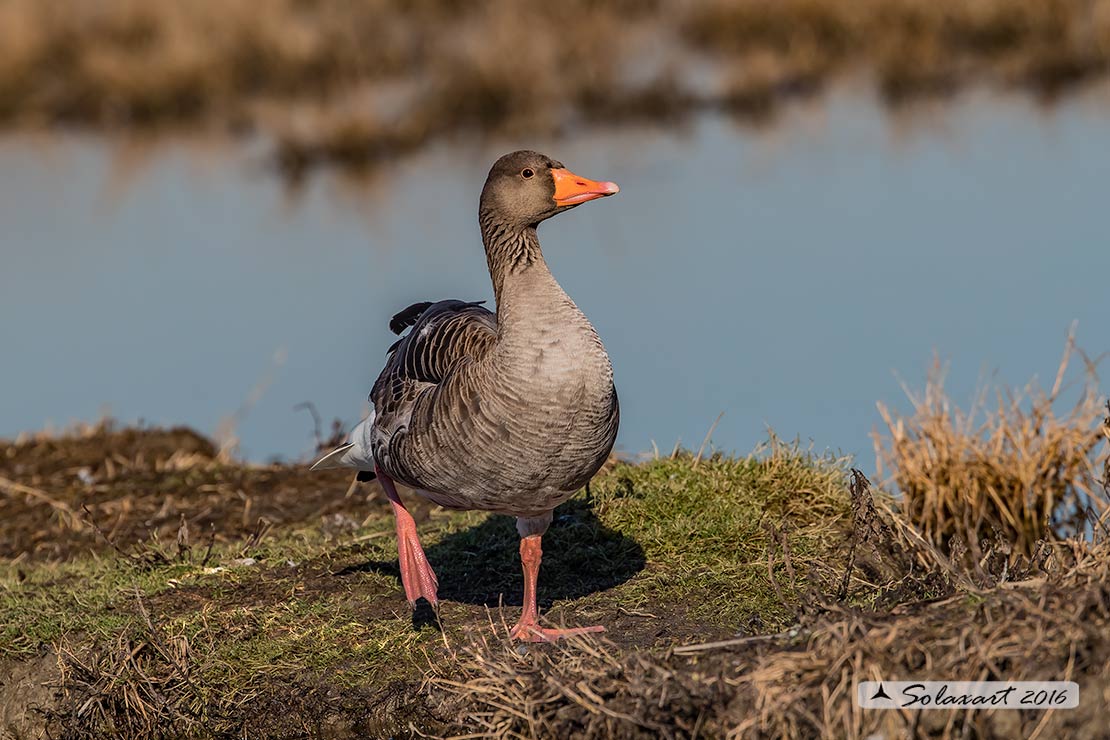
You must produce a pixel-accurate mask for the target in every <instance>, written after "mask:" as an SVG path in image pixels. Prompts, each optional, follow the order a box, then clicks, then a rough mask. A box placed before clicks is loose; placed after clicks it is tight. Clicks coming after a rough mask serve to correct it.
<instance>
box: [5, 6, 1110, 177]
mask: <svg viewBox="0 0 1110 740" xmlns="http://www.w3.org/2000/svg"><path fill="white" fill-rule="evenodd" d="M1108 60H1110V5H1108V4H1107V3H1106V2H1104V1H1101V0H1099V1H1096V0H976V1H975V2H961V1H960V0H934V2H922V1H921V0H782V1H780V2H762V1H761V0H742V1H741V2H723V1H719V0H698V1H697V2H679V1H678V0H655V1H654V2H647V3H636V2H627V1H625V0H607V1H605V2H585V1H584V0H569V1H568V2H560V3H554V4H552V3H539V2H527V3H513V2H493V3H483V4H458V3H454V2H446V1H437V0H428V1H422V2H415V3H403V2H397V1H396V0H361V1H359V2H347V1H345V0H314V1H313V2H303V1H302V0H274V2H268V3H266V5H265V7H264V9H260V8H259V7H258V6H257V4H256V3H251V2H248V1H246V0H234V1H233V2H225V1H220V2H217V0H194V1H193V2H190V3H184V4H183V3H178V2H172V1H171V0H109V1H108V2H93V1H91V0H80V1H78V2H71V1H69V0H9V1H8V2H6V3H4V4H3V5H2V6H0V118H2V119H3V120H5V121H7V122H9V123H17V124H22V125H28V124H30V125H33V124H51V123H56V122H62V123H76V124H87V125H94V126H112V127H134V126H151V125H163V124H170V125H178V124H181V123H197V122H208V123H218V124H220V125H225V126H230V127H232V128H234V129H236V130H243V129H246V130H251V129H254V130H262V131H263V132H265V133H266V134H267V135H268V136H270V137H272V138H273V139H274V141H275V142H277V149H278V153H279V159H280V161H281V162H282V163H283V164H284V165H285V166H286V167H287V168H288V170H289V171H291V172H297V171H300V170H301V169H303V168H304V167H305V166H307V165H310V164H312V163H313V162H317V161H321V160H333V161H340V162H343V163H355V164H358V163H369V162H372V161H374V160H376V159H378V158H380V157H383V156H392V155H395V154H397V153H399V152H403V151H405V150H409V149H413V148H416V147H419V146H421V145H423V144H425V143H427V142H429V141H431V140H434V139H437V138H440V137H443V136H447V135H450V134H454V133H457V132H460V131H479V132H509V133H516V134H536V133H545V134H549V133H553V132H559V131H561V130H565V129H567V128H568V127H571V126H574V125H576V124H578V123H581V122H584V121H585V122H600V123H605V124H608V123H613V122H616V121H621V120H626V119H628V118H630V117H632V118H643V119H649V120H661V119H668V118H671V117H674V116H678V115H682V114H684V113H687V112H690V111H694V110H699V109H706V108H713V109H723V110H727V111H729V112H731V113H733V114H735V115H737V116H739V117H742V118H747V119H762V118H764V117H766V116H767V115H769V114H771V113H772V112H773V111H774V108H775V107H776V106H777V105H778V104H779V103H780V102H782V101H783V100H786V99H789V98H790V97H792V96H797V95H805V94H810V93H812V92H814V91H816V90H819V89H820V88H821V87H822V86H823V85H825V84H826V83H827V82H828V81H829V80H831V79H833V78H834V77H836V76H839V75H843V74H846V73H859V74H862V75H864V76H866V77H868V78H870V79H873V80H874V82H875V85H876V87H877V89H878V90H879V91H880V92H881V94H882V95H883V96H884V97H886V98H887V99H888V100H891V101H901V100H905V99H910V98H913V97H916V96H919V95H936V94H946V93H950V92H952V91H954V90H956V89H958V88H959V87H961V86H962V85H965V84H967V83H969V82H976V81H982V82H988V83H991V84H996V85H1000V86H1003V87H1022V88H1028V89H1031V90H1034V91H1036V92H1037V93H1039V94H1041V95H1046V96H1053V95H1055V94H1057V93H1058V92H1060V91H1062V90H1065V89H1067V88H1068V87H1070V86H1072V85H1075V84H1076V83H1079V82H1081V81H1083V80H1086V79H1089V78H1091V77H1094V76H1099V75H1102V74H1104V73H1105V72H1106V70H1107V64H1108Z"/></svg>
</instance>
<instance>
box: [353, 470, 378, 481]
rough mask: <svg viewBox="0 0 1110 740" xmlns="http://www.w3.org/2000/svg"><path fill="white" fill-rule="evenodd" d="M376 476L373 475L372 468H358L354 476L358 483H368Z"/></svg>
mask: <svg viewBox="0 0 1110 740" xmlns="http://www.w3.org/2000/svg"><path fill="white" fill-rule="evenodd" d="M377 477H378V476H376V475H374V471H372V470H360V471H358V475H356V476H355V479H356V480H358V482H359V483H369V482H370V481H372V480H374V479H375V478H377Z"/></svg>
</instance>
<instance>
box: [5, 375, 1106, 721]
mask: <svg viewBox="0 0 1110 740" xmlns="http://www.w3.org/2000/svg"><path fill="white" fill-rule="evenodd" d="M1088 390H1089V391H1090V394H1089V395H1085V396H1083V399H1082V400H1081V401H1080V403H1079V405H1077V406H1076V407H1075V408H1074V409H1073V410H1072V412H1070V413H1068V414H1065V415H1063V416H1055V415H1053V414H1052V412H1051V407H1052V405H1053V404H1054V403H1055V402H1057V401H1058V398H1057V392H1056V391H1055V390H1054V391H1053V392H1051V393H1048V394H1040V395H1038V394H1036V393H1034V394H1032V396H1031V399H1032V400H1030V401H1027V402H1026V403H1025V404H1018V403H1013V404H1010V403H1007V402H1003V403H1002V404H1001V405H1000V406H999V409H998V411H997V415H996V416H993V417H990V420H988V422H987V423H986V424H985V425H984V426H982V427H980V428H978V431H977V432H976V431H975V427H972V426H970V425H968V424H967V423H965V419H966V416H965V415H963V414H961V413H959V412H958V410H957V409H956V408H955V406H954V405H953V404H951V402H950V401H949V400H948V399H947V398H946V397H944V396H943V391H942V389H941V387H940V386H939V385H936V384H934V385H931V386H930V388H929V391H928V393H927V394H926V396H925V398H926V399H930V400H929V401H928V402H925V403H923V404H919V405H918V406H917V408H916V410H915V411H914V412H913V413H912V414H911V415H909V416H905V417H899V416H898V415H897V414H895V413H894V412H890V411H887V412H886V414H887V418H888V420H889V422H890V425H891V426H890V430H891V433H892V435H893V436H892V437H888V438H887V439H886V440H885V441H881V442H880V448H881V450H882V451H881V453H880V455H881V457H883V460H884V465H885V466H888V468H889V470H890V472H891V473H892V475H893V478H894V480H896V481H898V485H899V486H903V487H904V489H903V493H902V498H901V500H895V499H891V498H890V497H888V496H887V495H885V494H882V493H880V492H878V491H876V490H875V489H874V488H873V487H872V486H871V484H870V482H869V481H868V480H867V478H866V477H865V476H864V475H863V473H862V472H860V471H858V470H853V469H851V468H850V467H849V465H850V464H851V462H850V461H849V460H846V459H836V458H831V457H827V456H815V455H813V454H811V453H810V452H807V451H806V450H804V449H799V448H798V447H797V446H794V445H789V444H785V443H783V442H781V441H778V440H775V439H772V440H771V442H769V443H768V445H767V446H766V447H765V448H763V449H761V450H757V451H756V452H755V453H753V454H752V455H750V456H748V457H743V458H730V457H725V456H721V455H709V456H702V455H701V454H698V455H693V454H690V453H684V452H676V454H674V455H672V456H670V457H662V458H656V459H653V460H649V461H646V462H642V463H638V464H633V463H628V462H620V461H615V460H614V461H612V462H611V463H610V464H608V465H607V466H606V467H605V469H604V470H603V471H602V472H601V473H600V474H599V475H598V476H597V477H596V478H595V479H594V481H593V482H592V483H591V486H590V487H589V489H588V490H586V491H583V492H581V493H580V494H579V495H578V496H577V497H575V498H574V499H572V500H571V501H570V502H568V503H567V504H565V505H564V506H563V507H560V508H559V509H558V510H557V511H556V519H555V522H554V524H553V526H552V528H551V530H550V532H549V534H548V535H547V536H546V537H545V543H544V551H545V559H544V564H543V571H542V573H541V581H540V597H541V605H542V606H543V607H544V610H545V612H544V613H545V618H546V619H548V620H549V621H551V622H553V623H556V624H560V623H563V624H568V625H573V624H593V623H601V624H604V625H606V626H607V628H608V632H606V633H605V634H604V635H601V636H598V637H596V638H595V637H592V636H591V637H589V638H586V639H576V640H572V641H570V642H568V643H565V644H560V645H538V646H528V647H527V648H526V649H523V648H522V647H521V646H520V645H519V644H515V643H513V642H511V641H508V640H507V638H506V635H507V631H508V629H507V625H508V624H511V623H512V622H513V621H514V619H515V617H516V611H517V609H518V608H519V600H520V591H521V575H520V569H519V563H518V560H517V556H516V541H517V535H516V532H515V529H514V527H513V524H512V522H511V521H510V520H509V519H507V518H504V517H491V516H488V515H485V514H481V513H475V512H469V513H466V512H464V513H460V512H449V511H446V510H442V509H439V508H438V507H434V506H432V505H430V504H428V503H426V502H424V501H422V500H421V499H419V498H418V497H410V500H411V504H412V509H413V511H414V514H415V515H416V517H417V520H418V523H419V526H420V529H421V533H422V537H423V539H424V541H425V544H426V547H427V551H428V555H429V558H430V560H431V561H432V563H433V564H434V566H435V567H436V569H437V572H438V574H439V579H440V595H441V597H442V605H441V608H440V611H439V613H438V614H436V613H434V612H432V610H431V609H430V608H428V607H427V605H426V604H421V605H420V606H418V608H417V610H416V611H415V612H413V611H412V610H410V609H409V607H408V605H407V604H406V602H405V601H404V596H403V592H402V590H401V588H400V586H399V583H398V571H397V565H396V549H395V543H394V536H393V522H392V516H391V513H390V510H389V507H388V505H387V503H386V502H385V501H384V499H383V497H382V495H381V492H380V489H379V488H378V486H377V485H376V484H356V483H354V482H353V481H351V479H350V477H349V476H348V475H346V474H345V473H343V471H327V472H324V473H312V474H310V473H309V472H308V471H307V470H306V469H305V468H304V467H303V466H297V465H267V466H249V465H243V464H240V463H237V462H235V461H234V460H231V459H228V458H227V457H226V456H225V455H221V454H220V453H219V452H218V451H217V450H216V449H215V448H214V447H213V446H212V444H211V443H210V442H208V441H207V440H205V439H204V438H202V437H200V436H198V435H196V434H195V433H193V432H191V431H189V430H185V429H176V430H157V429H145V430H144V429H115V428H113V427H111V426H110V425H100V426H97V427H92V428H89V429H86V430H84V431H81V432H79V433H75V434H73V435H71V436H65V437H48V436H32V437H28V438H26V439H23V440H21V441H19V442H10V443H5V444H3V445H2V446H0V543H2V544H3V547H4V550H3V552H2V553H0V555H2V558H3V559H2V560H0V706H3V707H4V709H3V711H2V712H0V736H4V737H8V736H11V737H20V738H22V737H40V736H42V734H41V733H50V736H51V737H66V738H95V737H107V736H111V737H123V738H139V737H152V736H153V737H171V736H172V737H212V736H235V737H296V736H308V737H318V736H328V737H337V738H343V737H387V736H393V737H397V736H417V735H420V736H428V735H432V736H451V735H466V736H471V737H473V736H475V735H474V733H478V734H479V735H483V736H493V737H519V736H525V737H531V736H534V737H570V736H574V737H580V736H581V737H597V738H602V737H658V736H673V737H687V736H694V735H703V736H723V735H725V734H729V733H732V734H734V735H736V736H743V737H747V736H776V737H777V736H790V737H817V736H865V735H869V734H872V733H875V732H878V733H882V734H884V736H888V737H893V736H896V735H898V734H900V733H904V732H906V731H908V728H909V727H910V724H912V725H913V727H914V728H916V729H915V730H914V731H916V732H917V733H918V734H919V735H922V736H930V737H948V736H952V735H954V734H960V735H961V736H968V734H969V733H970V735H971V736H975V737H998V738H1002V737H1012V736H1016V735H1018V734H1026V735H1027V734H1029V733H1032V732H1040V733H1042V734H1043V735H1045V736H1063V735H1073V734H1076V733H1079V734H1082V733H1083V732H1093V731H1095V730H1097V728H1104V721H1105V709H1106V707H1105V706H1104V704H1103V703H1102V701H1101V700H1100V698H1099V697H1100V696H1105V693H1104V692H1105V691H1106V690H1107V689H1108V686H1110V684H1107V680H1108V679H1107V677H1108V676H1110V557H1108V556H1110V550H1108V549H1107V548H1108V547H1110V532H1108V528H1110V509H1108V508H1107V499H1108V497H1110V468H1108V466H1110V418H1107V419H1105V420H1104V418H1103V416H1104V415H1105V414H1107V413H1110V409H1108V408H1106V407H1105V406H1103V405H1102V404H1103V403H1105V402H1104V400H1102V399H1099V398H1097V397H1096V395H1094V394H1095V388H1094V386H1093V385H1092V386H1090V387H1089V388H1088ZM1002 398H1004V399H1005V398H1006V396H1005V395H1004V394H1003V396H1002ZM1030 418H1035V419H1037V420H1038V423H1037V424H1036V425H1034V426H1028V425H1027V424H1025V423H1024V422H1023V420H1028V419H1030ZM1015 430H1025V433H1023V434H1017V433H1015ZM992 439H993V440H995V447H993V448H992V447H991V446H990V440H992ZM984 450H988V452H984ZM1077 454H1078V455H1080V456H1084V457H1085V463H1084V464H1083V465H1079V464H1077V463H1076V455H1077ZM993 455H1001V456H1000V457H997V458H996V457H992V456H993ZM924 460H929V461H930V463H929V464H928V465H925V464H923V461H924ZM1013 460H1024V461H1027V462H1029V465H1030V466H1031V467H1032V468H1034V469H1036V470H1039V471H1041V475H1042V477H1043V479H1044V480H1049V481H1051V483H1052V485H1045V484H1043V482H1038V481H1040V480H1041V479H1037V480H1032V481H1031V482H1029V484H1028V485H1026V486H1025V487H1024V488H1023V489H1022V490H1020V491H1017V490H1016V488H1015V486H1017V483H1013V482H1011V481H1020V480H1024V479H1023V478H1022V477H1021V476H1023V475H1024V472H1023V470H1024V468H1023V467H1022V466H1021V465H1018V464H1016V463H1014V462H1013ZM1003 461H1008V462H1005V464H1002V462H1003ZM977 475H978V476H980V477H976V476H977ZM899 476H901V478H900V477H899ZM955 481H962V482H960V483H954V482H955ZM979 490H983V491H988V492H993V494H991V495H983V496H980V495H972V494H973V493H974V492H975V491H979ZM1017 499H1021V500H1022V501H1024V505H1025V506H1026V507H1030V508H1033V509H1037V508H1038V507H1040V508H1039V509H1038V510H1042V511H1046V512H1053V511H1056V510H1055V509H1054V508H1053V507H1055V506H1057V505H1061V506H1062V507H1063V508H1060V509H1059V511H1058V513H1060V514H1068V513H1069V512H1071V511H1072V507H1079V508H1080V509H1081V510H1082V516H1081V517H1068V516H1064V517H1063V518H1057V517H1055V515H1054V514H1051V513H1050V514H1049V515H1048V516H1046V517H1045V518H1044V519H1042V520H1040V521H1039V524H1038V523H1036V522H1035V521H1034V523H1032V524H1031V523H1030V520H1029V519H1028V518H1025V517H1018V518H1016V519H1013V520H1011V519H1010V518H1009V517H1008V514H1007V512H1013V511H1015V510H1020V509H1015V508H1014V501H1015V500H1017ZM937 501H944V502H946V504H945V505H937V504H936V502H937ZM1031 527H1032V529H1031ZM1023 537H1031V538H1033V540H1032V541H1031V542H1026V540H1024V539H1022V538H1023ZM969 553H972V555H970V556H969ZM957 645H959V646H962V648H960V649H958V650H957V649H956V647H955V646H957ZM926 674H927V675H926ZM902 676H921V677H942V676H943V677H953V678H997V679H1009V680H1024V679H1065V678H1070V679H1072V680H1076V681H1078V682H1079V683H1080V686H1081V692H1082V694H1081V695H1082V696H1083V697H1084V699H1083V702H1082V704H1081V707H1080V709H1079V710H1073V711H1067V712H1063V711H1055V712H1048V713H1038V712H1022V713H1011V712H995V713H990V712H984V711H981V710H976V711H964V710H948V711H939V712H929V713H922V714H921V715H914V716H904V715H902V714H900V713H897V712H877V713H875V712H873V713H868V712H864V711H863V710H860V709H858V708H857V707H855V704H854V701H853V696H854V685H855V682H856V681H859V680H865V679H869V678H882V677H902ZM5 733H6V734H5ZM1045 733H1047V734H1045Z"/></svg>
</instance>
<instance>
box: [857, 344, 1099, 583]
mask: <svg viewBox="0 0 1110 740" xmlns="http://www.w3.org/2000/svg"><path fill="white" fill-rule="evenodd" d="M1072 351H1073V343H1072V340H1071V339H1070V338H1069V340H1068V348H1067V351H1065V353H1064V358H1063V360H1062V361H1061V363H1060V367H1059V371H1058V373H1057V377H1056V382H1055V383H1054V385H1053V387H1052V389H1051V390H1050V391H1048V392H1045V391H1043V390H1041V389H1040V388H1039V387H1037V386H1036V385H1034V384H1031V385H1030V386H1029V387H1028V388H1026V389H1025V391H1024V392H1021V393H1017V392H1013V391H1010V390H1005V389H1003V390H998V391H997V392H996V403H997V405H996V406H995V407H994V408H993V409H991V408H988V407H987V405H986V402H985V399H986V397H987V392H988V391H989V389H984V390H983V392H981V393H980V394H979V395H978V397H977V400H976V401H975V403H973V404H972V406H971V408H970V409H969V410H967V411H963V410H961V409H960V408H959V407H958V406H956V405H955V403H953V402H952V400H951V399H950V398H949V397H948V395H947V393H946V392H945V390H944V374H943V372H942V370H941V368H940V366H939V365H934V366H933V368H932V370H931V371H930V374H929V377H928V380H927V383H926V387H925V391H924V393H923V394H922V395H920V396H915V395H914V394H912V393H909V392H908V391H907V393H908V394H909V395H910V398H911V400H912V402H913V413H912V414H910V415H908V416H902V415H899V414H897V413H896V412H894V411H892V410H890V409H889V408H887V407H886V406H885V405H883V404H879V412H880V414H881V415H882V417H883V420H884V421H885V423H886V426H887V436H885V437H884V436H881V435H878V434H876V435H875V451H876V456H877V458H878V464H879V467H880V471H882V470H883V469H885V470H887V471H889V473H890V476H891V479H892V481H893V482H894V484H895V485H896V486H897V489H898V490H899V491H900V492H901V496H902V498H901V502H900V508H901V511H902V512H903V514H904V515H905V516H906V518H907V519H909V521H910V522H912V523H913V525H914V526H916V527H917V528H918V529H919V530H920V532H921V533H922V534H923V535H924V536H925V537H926V538H927V539H929V540H930V541H931V542H932V543H933V544H934V545H936V546H938V547H940V548H942V550H943V551H945V552H946V553H950V554H955V555H956V556H957V557H958V556H959V555H961V554H963V553H966V555H967V556H968V557H969V559H970V561H971V562H979V561H981V560H982V559H983V558H984V557H985V556H986V555H987V554H988V553H989V552H990V551H991V550H992V549H997V548H998V547H1000V546H1003V545H1004V546H1005V547H1006V548H1007V549H1008V550H1010V549H1012V551H1013V552H1014V553H1018V554H1022V555H1025V556H1030V555H1032V554H1033V553H1034V551H1035V550H1036V548H1037V547H1038V543H1039V542H1041V541H1042V540H1044V539H1046V538H1052V539H1063V538H1065V537H1067V536H1072V535H1074V534H1076V533H1081V532H1083V531H1084V530H1085V529H1086V527H1087V526H1089V517H1092V516H1093V517H1094V518H1095V519H1097V518H1099V517H1100V516H1102V515H1105V513H1106V511H1107V506H1108V503H1110V502H1108V501H1107V500H1106V499H1104V498H1103V497H1102V496H1100V495H1098V488H1099V485H1098V462H1097V454H1098V453H1097V448H1098V446H1099V440H1100V438H1101V435H1102V432H1101V431H1100V427H1101V418H1102V410H1103V402H1102V400H1101V399H1100V395H1099V390H1098V385H1097V378H1096V377H1095V375H1094V371H1093V364H1092V363H1090V362H1088V367H1087V375H1086V378H1085V381H1084V385H1083V387H1082V388H1081V390H1080V393H1079V398H1078V400H1076V401H1075V403H1074V405H1073V406H1072V407H1071V408H1070V409H1069V410H1067V411H1065V412H1064V413H1063V414H1062V415H1061V414H1058V413H1057V410H1056V409H1057V407H1058V406H1059V404H1060V402H1061V395H1062V393H1063V392H1064V390H1065V388H1064V383H1063V380H1064V377H1065V373H1066V371H1067V367H1068V362H1069V358H1070V356H1071V354H1072Z"/></svg>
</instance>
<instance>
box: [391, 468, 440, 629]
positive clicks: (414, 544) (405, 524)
mask: <svg viewBox="0 0 1110 740" xmlns="http://www.w3.org/2000/svg"><path fill="white" fill-rule="evenodd" d="M375 472H376V473H377V475H378V481H379V482H381V484H382V488H383V489H384V490H385V495H386V496H388V497H389V503H390V504H392V505H393V515H394V516H395V517H396V518H397V559H398V561H399V562H400V566H401V583H402V584H403V585H404V587H405V598H407V599H408V601H409V603H410V604H416V600H417V599H419V598H421V597H423V598H425V599H427V600H428V603H429V604H431V605H432V606H433V607H434V606H437V605H438V604H439V599H438V598H437V597H436V589H437V588H438V587H439V581H438V580H437V579H436V574H435V572H434V571H433V570H432V566H431V564H430V563H429V562H428V557H427V556H426V555H425V554H424V548H423V547H421V545H420V538H419V537H418V536H417V534H416V522H415V521H414V520H413V518H412V514H410V513H409V510H408V509H406V508H405V505H404V503H402V502H401V497H400V496H398V495H397V488H396V486H394V485H393V479H392V478H390V477H389V476H388V475H386V474H385V473H383V472H382V469H381V468H375Z"/></svg>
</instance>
